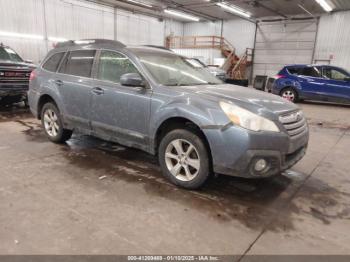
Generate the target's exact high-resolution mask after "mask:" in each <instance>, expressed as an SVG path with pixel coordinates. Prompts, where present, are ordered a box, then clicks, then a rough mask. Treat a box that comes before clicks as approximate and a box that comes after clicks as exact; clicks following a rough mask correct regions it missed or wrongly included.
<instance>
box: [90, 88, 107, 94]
mask: <svg viewBox="0 0 350 262" xmlns="http://www.w3.org/2000/svg"><path fill="white" fill-rule="evenodd" d="M92 93H94V94H95V95H103V94H104V93H105V91H104V90H103V89H102V88H101V87H94V88H93V89H92Z"/></svg>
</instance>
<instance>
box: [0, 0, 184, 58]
mask: <svg viewBox="0 0 350 262" xmlns="http://www.w3.org/2000/svg"><path fill="white" fill-rule="evenodd" d="M1 6H6V8H1V9H0V42H3V43H4V44H7V45H9V46H11V47H12V48H13V49H15V50H16V51H17V52H18V53H19V54H20V55H21V56H22V57H23V58H25V59H30V60H33V61H34V62H38V61H40V60H41V59H43V57H44V56H45V54H46V53H47V49H50V48H52V44H53V42H50V41H45V40H44V39H45V38H46V36H47V37H49V38H52V37H54V38H64V39H83V38H106V39H114V38H116V39H117V40H119V41H122V42H124V43H125V44H128V45H139V44H153V45H163V44H164V39H165V36H166V35H169V34H170V32H173V33H174V34H175V35H179V34H180V35H182V34H183V23H180V22H177V21H173V20H165V21H163V22H160V21H159V20H158V19H156V18H153V17H148V16H144V15H138V14H133V13H130V12H127V11H124V10H120V9H117V10H114V9H113V8H112V7H106V6H102V5H97V4H92V3H87V2H85V1H79V0H50V1H47V0H1ZM1 32H5V33H6V32H12V33H19V34H30V35H35V36H38V38H39V39H28V38H18V37H9V36H3V35H1ZM40 37H41V39H40Z"/></svg>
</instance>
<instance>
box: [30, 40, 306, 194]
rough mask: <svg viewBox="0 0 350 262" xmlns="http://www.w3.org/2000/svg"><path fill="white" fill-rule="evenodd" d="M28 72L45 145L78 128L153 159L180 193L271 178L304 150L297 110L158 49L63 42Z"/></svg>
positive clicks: (303, 130)
mask: <svg viewBox="0 0 350 262" xmlns="http://www.w3.org/2000/svg"><path fill="white" fill-rule="evenodd" d="M32 75H33V77H32V79H31V81H30V89H29V97H28V98H29V104H30V109H31V111H32V112H33V114H34V115H35V116H36V117H38V118H39V119H41V121H42V125H43V128H44V130H45V132H46V135H47V137H48V138H49V139H50V140H51V141H53V142H56V143H58V142H64V141H66V140H68V139H69V138H70V137H71V135H72V132H73V131H79V132H82V133H84V134H88V135H93V136H96V137H99V138H102V139H105V140H109V141H115V142H118V143H120V144H123V145H126V146H130V147H135V148H139V149H141V150H144V151H146V152H148V153H151V154H158V158H159V163H160V165H161V168H162V171H163V173H164V175H165V176H166V177H167V178H168V179H169V180H170V181H172V182H173V183H174V184H176V185H180V186H182V187H185V188H197V187H199V186H201V185H202V184H203V183H204V182H205V181H206V179H207V178H208V176H209V174H210V173H211V172H215V173H220V174H226V175H234V176H243V177H250V178H259V177H269V176H273V175H277V174H280V173H281V171H283V170H285V169H288V168H290V167H291V166H293V165H294V164H295V163H296V162H298V161H299V160H300V159H301V158H302V157H303V156H304V154H305V151H306V147H307V143H308V138H309V132H308V126H307V123H306V119H305V117H304V116H303V113H302V112H301V111H300V109H299V108H298V107H297V106H296V105H294V104H293V103H291V102H289V101H287V100H285V99H283V98H280V97H278V96H273V95H270V94H267V93H264V92H259V91H256V90H254V89H250V88H245V87H239V86H233V85H227V84H224V83H223V82H222V81H221V80H220V79H218V78H216V77H215V76H213V75H212V74H211V73H210V72H208V71H207V70H198V68H196V67H194V66H193V65H192V64H191V63H189V62H188V61H187V58H186V57H182V56H178V55H176V54H175V53H173V52H170V51H167V50H162V49H159V48H152V47H126V46H125V45H123V44H121V43H120V42H116V41H108V40H84V41H75V42H67V43H62V44H60V45H59V46H58V47H57V48H56V49H54V50H52V51H51V52H50V53H49V54H48V55H47V57H46V59H45V60H44V62H43V63H42V65H40V67H39V68H38V69H36V70H35V71H34V72H33V74H32Z"/></svg>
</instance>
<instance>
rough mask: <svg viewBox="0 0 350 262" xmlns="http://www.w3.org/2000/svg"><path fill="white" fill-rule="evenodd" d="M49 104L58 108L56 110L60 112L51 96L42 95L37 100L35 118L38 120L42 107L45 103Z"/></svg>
mask: <svg viewBox="0 0 350 262" xmlns="http://www.w3.org/2000/svg"><path fill="white" fill-rule="evenodd" d="M50 102H51V103H53V104H54V105H55V106H56V107H57V108H58V110H60V109H59V107H58V105H57V103H56V101H55V99H54V98H53V97H52V96H51V95H48V94H43V95H42V96H40V98H39V100H38V106H37V108H38V111H37V112H38V115H37V118H38V119H39V120H40V119H41V111H42V109H43V107H44V105H45V104H47V103H50Z"/></svg>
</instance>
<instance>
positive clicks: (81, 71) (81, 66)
mask: <svg viewBox="0 0 350 262" xmlns="http://www.w3.org/2000/svg"><path fill="white" fill-rule="evenodd" d="M95 53H96V50H79V51H71V52H70V53H69V55H68V56H66V58H65V60H64V61H63V63H62V66H61V68H60V70H59V72H60V73H63V74H67V75H74V76H82V77H91V71H92V66H93V64H94V58H95Z"/></svg>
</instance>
